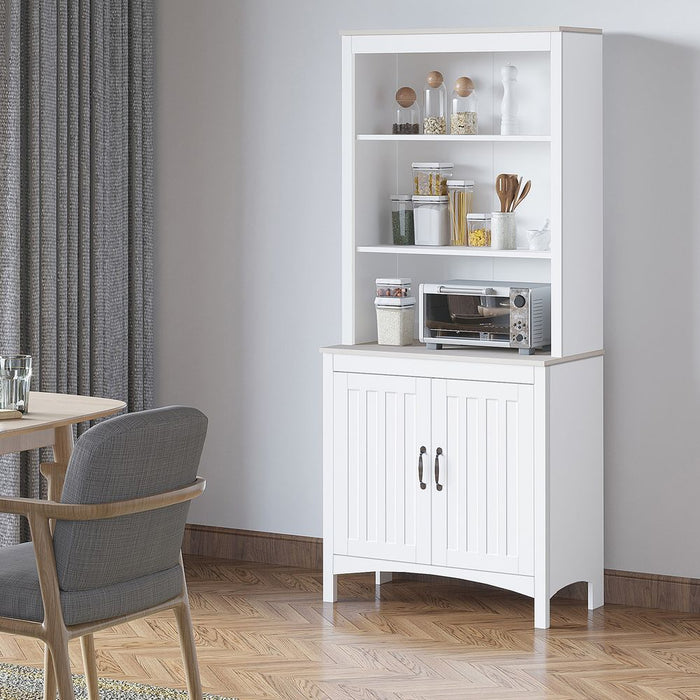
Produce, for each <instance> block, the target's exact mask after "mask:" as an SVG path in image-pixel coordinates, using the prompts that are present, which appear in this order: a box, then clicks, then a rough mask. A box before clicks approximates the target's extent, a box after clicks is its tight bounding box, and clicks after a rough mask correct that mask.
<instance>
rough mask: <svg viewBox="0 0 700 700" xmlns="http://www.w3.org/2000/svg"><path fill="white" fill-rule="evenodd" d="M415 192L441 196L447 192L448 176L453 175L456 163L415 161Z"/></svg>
mask: <svg viewBox="0 0 700 700" xmlns="http://www.w3.org/2000/svg"><path fill="white" fill-rule="evenodd" d="M411 167H412V168H413V194H417V195H418V196H420V197H439V196H442V195H446V194H447V178H449V177H451V176H452V170H453V169H454V167H455V165H454V163H413V165H412V166H411Z"/></svg>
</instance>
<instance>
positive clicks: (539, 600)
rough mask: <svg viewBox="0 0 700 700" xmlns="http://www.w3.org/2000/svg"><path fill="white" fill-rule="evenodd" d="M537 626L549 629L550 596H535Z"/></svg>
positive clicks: (539, 628)
mask: <svg viewBox="0 0 700 700" xmlns="http://www.w3.org/2000/svg"><path fill="white" fill-rule="evenodd" d="M535 627H536V628H537V629H538V630H546V629H549V598H548V597H547V596H537V597H535Z"/></svg>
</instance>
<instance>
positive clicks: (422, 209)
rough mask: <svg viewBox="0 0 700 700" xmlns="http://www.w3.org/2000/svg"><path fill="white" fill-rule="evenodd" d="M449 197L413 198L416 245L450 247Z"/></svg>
mask: <svg viewBox="0 0 700 700" xmlns="http://www.w3.org/2000/svg"><path fill="white" fill-rule="evenodd" d="M447 199H448V198H447V197H446V196H445V197H417V196H414V197H413V221H414V223H415V238H416V245H449V244H450V214H449V212H448V207H447Z"/></svg>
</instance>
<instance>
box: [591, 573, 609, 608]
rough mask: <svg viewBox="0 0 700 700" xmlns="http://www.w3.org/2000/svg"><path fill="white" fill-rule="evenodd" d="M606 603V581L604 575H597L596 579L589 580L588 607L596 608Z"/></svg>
mask: <svg viewBox="0 0 700 700" xmlns="http://www.w3.org/2000/svg"><path fill="white" fill-rule="evenodd" d="M604 603H605V583H604V581H603V575H602V574H601V575H600V577H596V580H595V581H589V582H588V609H589V610H595V609H596V608H599V607H601V606H602V605H604Z"/></svg>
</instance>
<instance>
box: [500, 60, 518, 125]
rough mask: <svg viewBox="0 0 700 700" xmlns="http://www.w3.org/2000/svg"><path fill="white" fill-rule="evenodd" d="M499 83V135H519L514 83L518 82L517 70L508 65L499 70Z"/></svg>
mask: <svg viewBox="0 0 700 700" xmlns="http://www.w3.org/2000/svg"><path fill="white" fill-rule="evenodd" d="M501 81H502V82H503V101H502V102H501V135H502V136H514V135H516V134H518V133H520V129H519V124H518V101H517V95H516V94H515V91H516V83H517V82H518V69H517V68H516V67H515V66H511V65H510V63H509V64H508V65H505V66H503V68H501Z"/></svg>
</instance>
